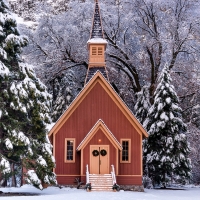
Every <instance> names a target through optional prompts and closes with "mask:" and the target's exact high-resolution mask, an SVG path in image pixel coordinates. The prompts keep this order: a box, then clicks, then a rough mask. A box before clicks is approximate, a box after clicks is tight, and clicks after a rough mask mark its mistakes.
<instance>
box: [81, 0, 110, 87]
mask: <svg viewBox="0 0 200 200" xmlns="http://www.w3.org/2000/svg"><path fill="white" fill-rule="evenodd" d="M87 45H88V50H89V63H88V71H87V75H86V78H85V84H86V83H87V82H88V81H89V80H90V78H91V77H92V76H93V75H94V74H95V73H96V72H97V71H100V72H101V73H102V75H103V76H104V77H105V78H106V79H107V80H108V75H107V70H106V62H105V50H106V46H107V41H106V40H105V39H104V34H103V27H102V22H101V15H100V9H99V4H98V0H95V9H94V15H93V22H92V28H91V33H90V39H89V40H88V42H87Z"/></svg>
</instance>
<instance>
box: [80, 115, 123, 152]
mask: <svg viewBox="0 0 200 200" xmlns="http://www.w3.org/2000/svg"><path fill="white" fill-rule="evenodd" d="M99 123H102V124H103V125H104V127H105V128H106V130H107V131H108V133H109V134H110V135H111V137H112V138H113V139H114V140H115V142H116V143H117V144H118V145H119V146H120V147H121V149H123V148H122V145H121V144H120V143H119V142H118V140H117V139H116V137H115V136H114V135H113V134H112V132H111V131H110V130H109V129H108V127H107V126H106V124H105V123H104V121H103V120H102V119H99V120H98V121H97V122H96V124H95V125H94V126H93V127H92V129H91V130H90V131H89V133H88V134H87V135H86V136H85V138H84V139H83V140H82V141H81V143H80V144H79V145H78V147H77V148H76V150H77V151H79V150H80V149H79V148H80V147H81V145H82V144H83V143H84V142H85V141H86V140H87V138H88V137H89V135H90V134H91V133H92V132H93V130H94V129H95V127H96V126H98V124H99Z"/></svg>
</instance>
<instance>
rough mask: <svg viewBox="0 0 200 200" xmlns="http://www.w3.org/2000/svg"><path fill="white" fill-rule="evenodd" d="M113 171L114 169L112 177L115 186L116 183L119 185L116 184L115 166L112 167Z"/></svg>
mask: <svg viewBox="0 0 200 200" xmlns="http://www.w3.org/2000/svg"><path fill="white" fill-rule="evenodd" d="M111 169H112V171H111V175H112V180H113V185H114V184H115V183H117V182H116V176H115V167H114V165H111Z"/></svg>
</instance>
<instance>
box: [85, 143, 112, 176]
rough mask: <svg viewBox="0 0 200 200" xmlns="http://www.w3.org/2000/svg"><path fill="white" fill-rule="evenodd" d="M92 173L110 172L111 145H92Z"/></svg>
mask: <svg viewBox="0 0 200 200" xmlns="http://www.w3.org/2000/svg"><path fill="white" fill-rule="evenodd" d="M89 170H90V174H109V145H91V146H90V169H89Z"/></svg>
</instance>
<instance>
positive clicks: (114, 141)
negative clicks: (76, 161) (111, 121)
mask: <svg viewBox="0 0 200 200" xmlns="http://www.w3.org/2000/svg"><path fill="white" fill-rule="evenodd" d="M99 129H101V130H102V131H103V133H104V134H105V135H106V137H107V138H108V139H109V140H110V142H111V143H112V144H113V145H114V146H115V147H116V148H118V149H119V150H122V146H121V144H120V143H119V142H118V140H117V139H116V138H115V136H114V135H113V134H112V133H111V131H110V130H109V129H108V127H107V126H106V125H105V123H104V122H103V120H101V119H99V120H98V121H97V123H96V124H95V125H94V126H93V128H92V129H91V130H90V132H89V133H88V134H87V135H86V136H85V138H84V139H83V140H82V141H81V143H80V144H79V145H78V147H77V149H76V150H77V151H80V150H81V149H83V148H84V147H85V146H86V145H87V144H88V143H89V141H90V140H91V139H92V137H93V136H94V135H95V134H96V133H97V131H98V130H99Z"/></svg>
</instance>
